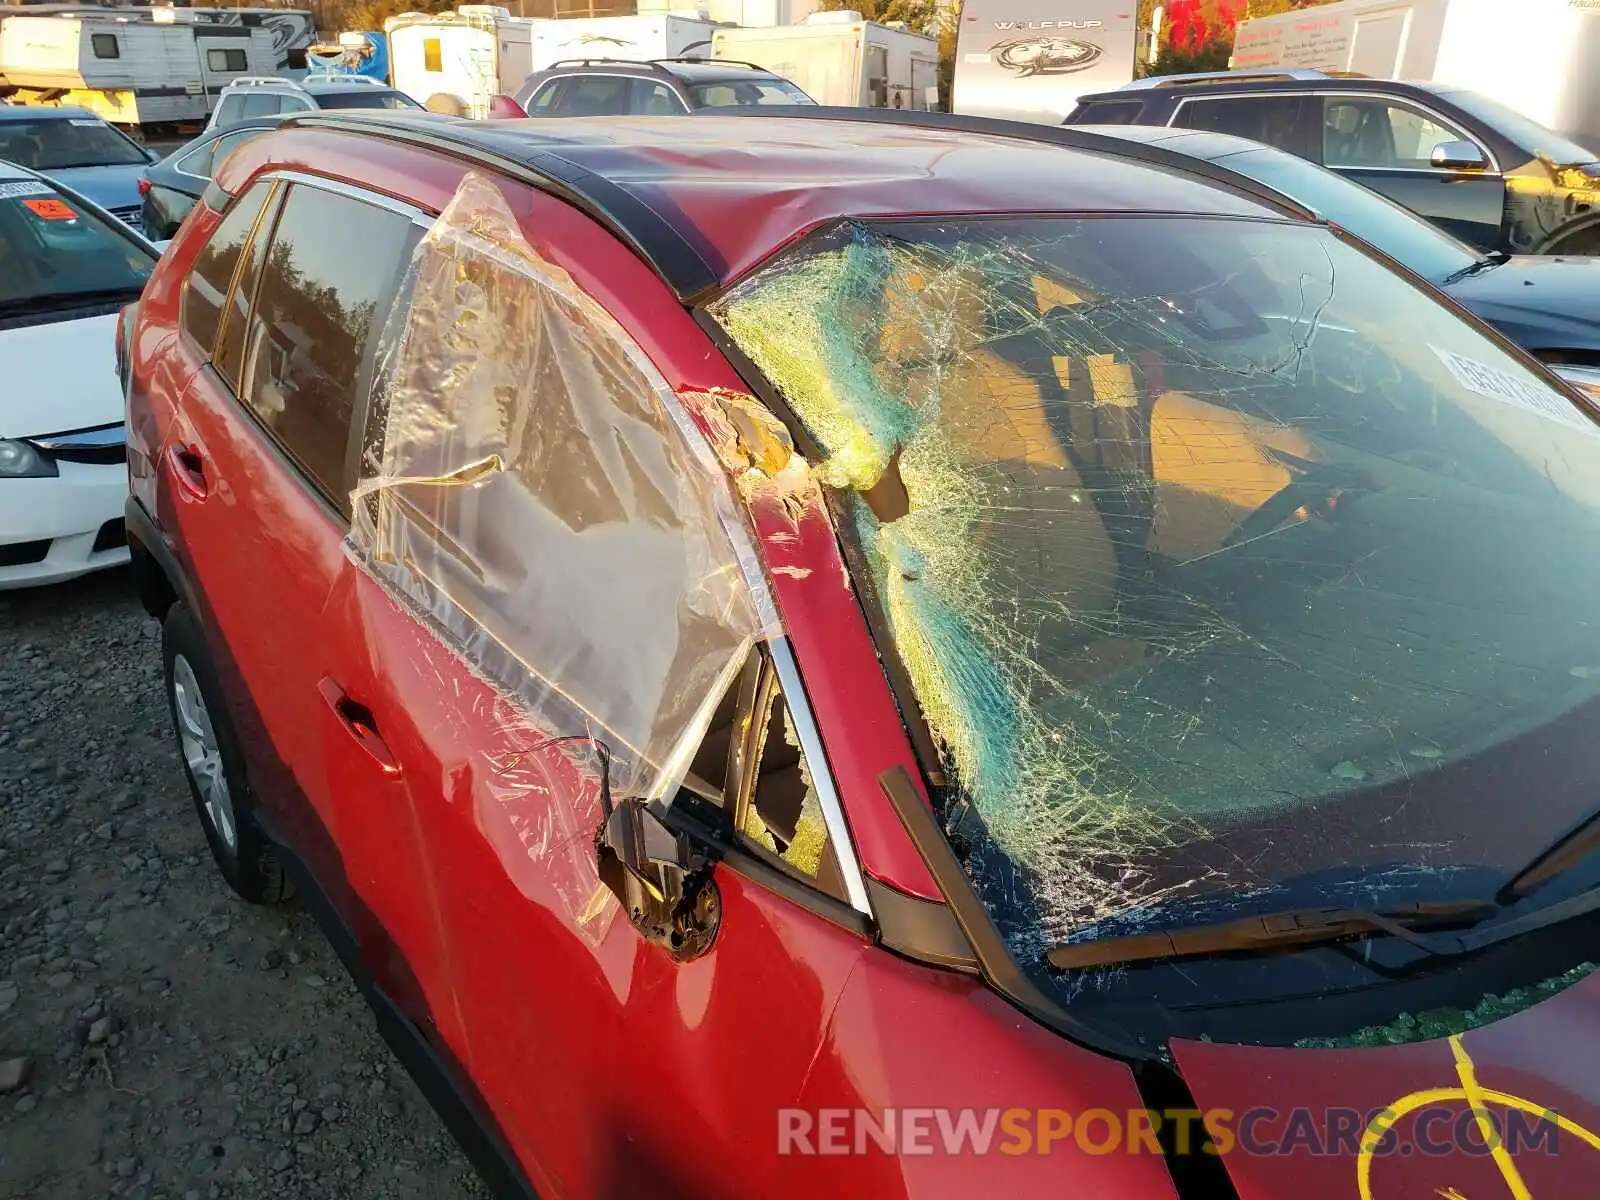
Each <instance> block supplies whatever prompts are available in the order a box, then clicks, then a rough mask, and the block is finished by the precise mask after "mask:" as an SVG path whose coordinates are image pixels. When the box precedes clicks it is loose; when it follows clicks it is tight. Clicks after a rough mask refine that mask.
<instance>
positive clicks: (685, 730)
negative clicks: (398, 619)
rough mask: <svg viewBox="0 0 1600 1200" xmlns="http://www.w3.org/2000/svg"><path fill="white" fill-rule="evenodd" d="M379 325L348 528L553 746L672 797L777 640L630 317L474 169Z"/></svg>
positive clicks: (765, 604) (710, 467) (628, 787)
mask: <svg viewBox="0 0 1600 1200" xmlns="http://www.w3.org/2000/svg"><path fill="white" fill-rule="evenodd" d="M402 298H403V299H408V300H409V303H403V304H402V305H400V306H399V307H397V309H396V311H395V313H394V315H393V317H392V318H391V320H390V323H389V326H388V328H387V329H386V330H385V334H384V339H383V347H382V351H381V353H380V356H379V362H378V370H377V383H376V385H375V388H374V415H373V419H372V421H371V423H370V426H369V428H370V431H371V433H370V444H369V445H368V447H367V453H366V455H365V459H364V463H363V469H362V478H361V480H360V483H359V485H358V487H357V489H356V492H355V496H354V504H353V509H354V525H353V529H352V534H351V542H352V547H353V553H354V555H355V557H356V558H357V560H358V561H359V562H360V563H361V564H362V565H363V566H364V567H365V568H366V569H367V570H368V571H370V572H371V573H372V574H373V575H375V576H376V577H377V578H378V579H379V580H380V581H381V582H382V583H383V584H384V585H385V587H386V588H387V589H388V590H389V591H390V592H392V593H393V594H395V595H397V596H399V597H401V598H403V599H404V600H405V601H407V602H408V603H409V604H410V605H411V606H412V607H413V608H414V609H416V610H418V611H420V613H421V614H422V615H424V616H425V617H426V618H427V619H428V620H429V621H430V622H431V623H432V624H433V626H434V627H435V629H436V630H437V631H438V632H440V633H441V634H442V635H443V637H444V639H445V640H446V642H447V643H449V644H450V645H452V646H453V647H454V648H455V649H456V650H457V651H458V652H459V654H461V655H462V656H463V657H464V658H465V659H466V660H467V661H468V662H469V663H470V664H471V665H472V667H473V669H474V670H475V671H476V672H477V673H479V674H480V675H481V676H482V677H483V678H484V679H485V680H487V681H488V682H489V683H491V684H493V685H494V686H495V687H496V688H497V689H498V690H500V691H501V692H503V693H505V694H506V695H508V696H509V697H510V698H512V699H513V700H514V701H516V703H517V705H518V706H519V707H520V708H521V709H523V710H524V711H526V712H527V713H528V714H529V716H530V718H531V724H532V725H533V726H535V727H536V728H537V730H538V731H539V732H541V733H542V734H544V735H545V736H547V737H560V738H593V739H595V740H596V741H598V742H601V743H604V745H605V747H606V749H607V750H608V752H609V761H610V784H611V788H612V791H613V793H614V794H616V795H619V796H621V795H640V796H645V797H648V798H655V797H660V796H670V794H671V793H672V792H673V791H674V790H675V789H676V787H677V786H678V784H679V783H680V781H681V780H682V778H683V776H684V774H685V772H686V771H687V769H688V764H689V761H690V759H691V758H692V755H693V752H694V750H695V747H696V745H697V743H698V741H699V739H700V737H701V736H702V735H703V734H704V731H705V728H706V725H707V723H708V722H709V720H710V718H711V714H712V711H713V709H714V707H715V705H716V702H717V700H718V699H719V697H720V696H721V694H722V692H723V691H724V690H725V687H726V685H727V683H728V681H729V680H730V679H731V678H732V676H733V674H734V673H735V672H737V670H738V669H739V667H740V666H741V665H742V664H743V662H744V659H745V656H746V654H747V652H748V650H749V648H750V646H751V644H752V643H753V641H754V640H755V639H757V638H759V637H761V636H763V635H764V634H766V633H768V632H770V631H771V629H772V627H773V626H774V625H775V618H774V617H773V615H772V614H773V610H772V605H771V602H770V599H769V598H768V597H767V595H766V592H765V590H764V587H763V585H762V583H761V576H760V574H759V570H758V568H757V567H756V565H755V562H754V559H753V556H752V554H753V552H752V551H751V549H750V547H749V544H748V541H747V540H746V535H745V533H744V529H743V526H742V524H741V522H740V518H739V516H738V512H737V508H736V501H735V499H734V497H733V494H732V491H731V488H730V486H729V484H728V481H727V479H726V476H725V475H724V474H723V472H722V470H721V467H720V464H719V463H718V462H717V460H716V457H715V455H714V454H712V452H711V450H710V448H709V446H708V445H707V444H706V442H705V439H704V438H703V436H702V435H701V434H700V433H699V432H698V430H697V429H696V428H695V427H694V426H693V425H692V424H691V423H690V421H689V419H688V417H687V414H686V413H685V412H684V410H683V408H682V407H681V405H680V403H679V401H678V400H677V398H676V397H675V396H674V395H673V394H672V392H671V390H670V389H669V388H668V386H667V385H666V383H665V382H664V381H663V380H662V379H661V378H660V377H659V375H658V374H657V372H656V371H655V369H654V368H653V366H652V365H651V364H650V363H649V362H648V360H646V359H645V358H644V356H643V355H642V353H641V352H640V351H639V350H638V349H637V348H636V346H635V345H634V344H633V343H632V341H631V340H630V339H629V338H628V337H627V335H626V333H625V331H623V330H622V329H621V328H620V327H619V326H618V325H617V323H616V322H615V320H614V319H613V318H612V317H611V316H610V315H609V314H608V313H606V312H605V311H604V310H603V309H602V308H601V307H600V306H599V305H598V304H596V303H595V302H594V301H593V300H592V299H591V298H590V297H588V296H587V295H585V294H584V293H583V292H582V291H580V289H579V288H578V287H577V286H576V285H575V284H574V283H573V281H572V280H571V278H570V277H568V276H567V275H566V274H565V273H564V272H563V271H561V270H560V269H559V268H557V267H555V266H553V265H552V264H550V263H549V262H547V261H545V260H543V259H542V258H540V257H539V256H538V255H537V254H536V253H535V252H534V251H533V250H532V248H531V247H530V246H529V244H528V242H527V241H526V240H525V239H524V237H523V236H522V234H521V231H520V230H519V228H518V226H517V223H516V220H515V218H514V216H513V215H512V213H511V212H510V210H509V209H508V207H507V205H506V203H505V201H504V199H503V197H502V196H501V195H500V193H499V191H498V190H497V189H496V188H495V186H494V185H493V184H492V183H490V182H489V181H488V180H486V179H483V178H481V177H477V176H468V177H467V179H466V180H465V181H464V182H463V183H462V185H461V187H460V189H459V191H458V192H457V195H456V197H455V199H454V200H453V202H452V203H451V204H450V206H449V207H448V208H447V209H446V211H445V212H444V213H443V214H442V215H441V216H440V218H439V220H438V221H437V222H436V223H435V224H434V226H433V228H432V230H431V231H430V232H429V233H428V235H427V237H426V238H425V239H423V241H422V242H421V243H420V245H419V246H418V248H417V251H416V254H415V256H414V260H413V263H412V265H411V268H410V272H409V276H408V278H407V280H406V282H405V285H404V287H403V289H402Z"/></svg>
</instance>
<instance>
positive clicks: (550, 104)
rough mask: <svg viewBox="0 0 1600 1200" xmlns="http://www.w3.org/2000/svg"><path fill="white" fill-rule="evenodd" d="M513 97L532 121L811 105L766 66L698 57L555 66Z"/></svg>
mask: <svg viewBox="0 0 1600 1200" xmlns="http://www.w3.org/2000/svg"><path fill="white" fill-rule="evenodd" d="M514 99H515V100H516V102H517V104H518V105H519V106H521V108H522V110H523V111H524V112H526V113H527V114H528V115H529V116H531V117H620V116H626V115H629V114H633V115H640V116H673V115H678V114H681V113H687V112H694V111H696V110H699V109H707V108H714V109H721V108H735V107H764V106H768V105H774V104H779V105H782V104H813V103H814V101H813V100H812V99H811V97H810V96H808V95H806V94H805V92H803V91H801V90H800V88H798V87H796V86H795V85H794V84H792V83H790V82H789V81H788V80H787V79H785V78H783V76H781V75H775V74H773V73H772V72H771V71H769V70H767V69H766V68H765V67H758V66H756V65H754V64H753V63H738V62H729V61H726V60H723V59H718V60H716V61H710V60H707V59H701V58H672V59H657V60H655V61H653V62H622V61H620V60H616V59H607V58H601V59H594V58H583V59H574V60H570V61H566V62H558V63H556V64H554V65H553V66H551V67H550V68H549V69H548V70H545V71H539V72H536V73H535V74H533V75H530V76H528V78H527V81H526V82H524V83H523V85H522V86H521V87H520V88H518V89H517V94H516V96H515V97H514Z"/></svg>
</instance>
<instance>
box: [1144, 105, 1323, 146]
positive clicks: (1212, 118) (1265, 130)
mask: <svg viewBox="0 0 1600 1200" xmlns="http://www.w3.org/2000/svg"><path fill="white" fill-rule="evenodd" d="M1172 123H1173V124H1174V125H1181V126H1182V127H1183V128H1185V129H1208V130H1210V131H1211V132H1213V133H1231V134H1233V135H1234V136H1235V137H1247V138H1253V139H1254V140H1255V141H1258V142H1265V143H1266V144H1267V145H1269V146H1277V147H1278V148H1279V149H1281V150H1298V149H1299V148H1300V97H1299V96H1271V97H1256V96H1235V97H1233V98H1232V99H1218V100H1186V101H1185V102H1184V103H1183V104H1182V106H1180V107H1179V109H1178V115H1177V116H1176V117H1175V118H1173V122H1172Z"/></svg>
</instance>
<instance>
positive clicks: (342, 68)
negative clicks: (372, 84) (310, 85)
mask: <svg viewBox="0 0 1600 1200" xmlns="http://www.w3.org/2000/svg"><path fill="white" fill-rule="evenodd" d="M306 68H307V71H308V73H309V74H311V75H364V76H366V77H367V78H368V79H376V80H378V81H379V82H381V83H388V82H389V39H388V38H386V37H385V36H384V35H383V34H381V33H376V32H374V31H372V30H370V29H363V30H356V31H353V32H350V33H341V34H340V35H339V40H338V41H336V42H317V43H315V44H314V45H311V46H308V47H307V48H306Z"/></svg>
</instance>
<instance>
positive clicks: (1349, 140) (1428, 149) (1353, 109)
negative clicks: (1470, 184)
mask: <svg viewBox="0 0 1600 1200" xmlns="http://www.w3.org/2000/svg"><path fill="white" fill-rule="evenodd" d="M1471 140H1472V139H1470V138H1468V137H1467V136H1466V135H1465V134H1463V133H1462V132H1461V131H1460V130H1458V129H1455V128H1453V127H1452V126H1449V125H1446V124H1444V123H1443V122H1442V121H1439V120H1437V119H1435V118H1434V117H1431V116H1429V115H1428V114H1427V113H1425V112H1422V111H1420V110H1418V109H1415V108H1412V107H1411V106H1410V105H1407V104H1396V103H1394V102H1393V101H1388V100H1369V99H1365V98H1358V97H1352V98H1350V99H1348V100H1346V99H1343V98H1340V99H1337V100H1336V99H1334V98H1333V97H1331V96H1330V97H1328V98H1326V99H1325V100H1324V101H1323V106H1322V161H1323V162H1324V163H1326V164H1327V165H1328V166H1330V167H1404V168H1408V169H1410V170H1423V171H1426V170H1429V169H1431V167H1430V159H1431V158H1432V156H1433V148H1434V147H1435V146H1438V145H1441V144H1443V143H1444V142H1456V141H1471Z"/></svg>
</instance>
